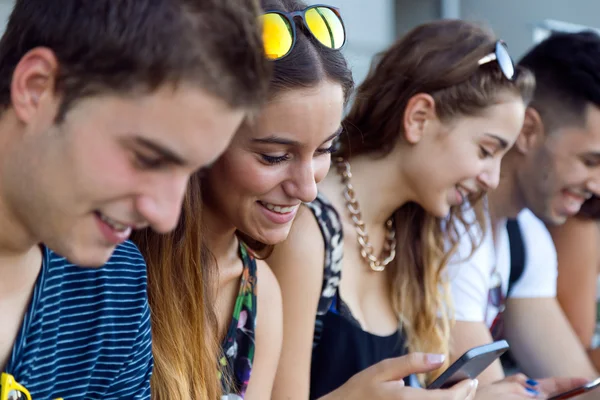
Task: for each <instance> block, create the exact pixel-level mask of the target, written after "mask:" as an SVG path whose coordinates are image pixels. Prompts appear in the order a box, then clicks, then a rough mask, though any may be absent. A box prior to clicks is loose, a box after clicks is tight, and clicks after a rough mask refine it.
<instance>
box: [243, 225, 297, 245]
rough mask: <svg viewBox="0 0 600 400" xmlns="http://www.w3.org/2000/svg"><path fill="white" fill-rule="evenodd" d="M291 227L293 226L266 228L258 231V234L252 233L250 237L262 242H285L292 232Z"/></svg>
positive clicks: (267, 243) (268, 243) (269, 243)
mask: <svg viewBox="0 0 600 400" xmlns="http://www.w3.org/2000/svg"><path fill="white" fill-rule="evenodd" d="M290 228H291V226H286V227H285V228H279V229H271V230H265V231H262V232H261V233H257V234H256V235H250V237H251V238H252V239H254V240H256V241H258V242H260V243H262V244H266V245H268V246H274V245H276V244H278V243H281V242H284V241H285V240H286V239H287V237H288V235H289V233H290Z"/></svg>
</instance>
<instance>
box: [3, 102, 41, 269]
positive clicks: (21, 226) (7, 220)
mask: <svg viewBox="0 0 600 400" xmlns="http://www.w3.org/2000/svg"><path fill="white" fill-rule="evenodd" d="M21 131H22V127H20V126H19V124H18V122H17V121H16V119H15V118H14V115H13V113H12V112H11V111H10V110H7V111H5V112H4V113H3V114H2V116H1V117H0V160H2V161H3V163H2V166H1V167H0V258H5V257H9V258H19V257H23V256H26V255H27V254H28V253H29V252H30V251H31V249H32V248H34V247H36V245H37V244H38V242H39V240H38V239H37V238H36V237H35V235H34V234H33V233H32V232H31V231H29V229H28V228H27V226H26V224H25V223H24V222H23V221H22V219H21V218H19V213H18V211H17V207H18V205H17V206H15V203H16V202H15V201H12V202H11V201H10V200H9V197H8V193H7V192H8V190H7V188H8V187H9V186H10V185H15V182H12V181H11V180H13V181H14V179H15V178H14V176H15V175H14V174H13V172H14V167H13V166H14V165H15V164H17V163H16V162H15V160H14V158H13V157H12V155H14V154H16V153H17V150H18V149H17V148H16V147H17V145H18V143H17V138H19V137H20V136H21V133H22V132H21ZM17 184H22V183H21V182H18V183H17ZM2 267H3V265H2V263H0V269H1V268H2Z"/></svg>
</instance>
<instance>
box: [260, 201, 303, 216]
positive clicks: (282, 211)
mask: <svg viewBox="0 0 600 400" xmlns="http://www.w3.org/2000/svg"><path fill="white" fill-rule="evenodd" d="M261 203H262V205H264V206H265V207H267V209H269V210H271V211H273V212H276V213H279V214H287V213H291V212H292V211H294V210H295V209H296V207H298V206H292V207H280V206H276V205H274V204H271V203H265V202H261Z"/></svg>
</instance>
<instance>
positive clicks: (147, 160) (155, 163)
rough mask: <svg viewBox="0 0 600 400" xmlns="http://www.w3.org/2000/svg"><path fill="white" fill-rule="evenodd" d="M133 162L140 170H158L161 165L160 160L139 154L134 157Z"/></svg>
mask: <svg viewBox="0 0 600 400" xmlns="http://www.w3.org/2000/svg"><path fill="white" fill-rule="evenodd" d="M135 162H136V164H137V166H138V167H139V168H140V169H158V168H160V167H162V165H163V163H162V160H161V159H159V158H152V157H146V156H143V155H141V154H136V155H135Z"/></svg>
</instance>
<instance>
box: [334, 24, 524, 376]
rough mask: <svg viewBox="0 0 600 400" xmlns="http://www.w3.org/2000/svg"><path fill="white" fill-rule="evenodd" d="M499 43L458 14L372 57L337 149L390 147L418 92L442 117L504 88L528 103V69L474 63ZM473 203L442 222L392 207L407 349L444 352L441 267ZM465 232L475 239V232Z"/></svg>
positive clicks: (463, 111) (396, 301)
mask: <svg viewBox="0 0 600 400" xmlns="http://www.w3.org/2000/svg"><path fill="white" fill-rule="evenodd" d="M496 42H497V38H496V37H495V36H494V35H493V34H492V33H491V32H489V31H487V30H485V29H483V28H482V27H480V26H479V25H476V24H474V23H471V22H466V21H459V20H441V21H435V22H430V23H427V24H423V25H421V26H418V27H417V28H415V29H413V30H412V31H410V32H409V33H408V34H406V35H405V36H404V37H402V38H401V39H400V40H398V41H397V42H396V43H394V44H393V45H392V46H391V47H390V48H389V49H388V50H387V51H385V52H384V53H382V54H380V55H379V56H378V57H377V59H376V60H375V62H374V63H373V66H372V68H371V71H370V73H369V75H368V76H367V78H366V80H365V81H364V83H363V84H362V85H361V86H360V87H359V88H358V90H357V93H356V97H355V100H354V105H353V106H352V108H351V110H350V112H349V114H348V116H347V117H346V119H345V120H344V124H343V126H344V129H345V131H346V134H345V135H342V137H341V146H340V149H339V151H338V152H337V155H339V156H342V157H344V158H346V159H351V157H353V156H357V155H361V154H369V155H373V156H378V157H383V156H386V155H388V154H390V152H391V151H392V150H393V149H394V147H395V146H396V145H397V144H398V143H399V141H401V140H404V139H403V135H402V132H404V125H403V122H404V118H403V115H404V110H405V108H406V106H407V104H408V102H409V100H410V99H411V98H412V97H413V96H415V95H416V94H418V93H427V94H429V95H431V96H432V97H433V99H434V100H435V111H436V114H437V116H438V117H439V118H440V119H441V120H442V121H451V120H452V119H453V118H456V117H460V116H471V115H479V114H480V113H482V112H484V110H485V108H486V107H488V106H491V105H494V104H497V103H498V102H501V101H502V100H503V98H505V97H506V94H507V92H508V93H513V94H514V95H515V96H520V97H521V98H523V100H524V102H525V103H527V102H528V101H529V98H530V96H531V94H532V92H533V87H534V79H533V76H532V75H531V73H529V72H528V71H526V70H524V69H522V68H520V69H517V71H516V75H515V77H514V80H512V81H510V80H508V79H507V78H506V77H505V76H504V74H503V73H502V71H501V70H500V68H499V66H498V63H496V62H491V63H488V64H484V65H481V66H480V65H479V63H478V61H479V60H480V59H481V58H483V57H485V56H486V55H488V54H489V53H491V52H493V51H494V48H495V44H496ZM423 162H434V161H425V160H424V161H423ZM473 206H474V208H475V215H476V216H477V218H476V220H475V221H467V220H466V217H465V215H463V213H462V210H460V209H459V208H453V209H452V210H451V212H450V216H449V217H448V220H446V221H445V222H446V223H445V224H444V221H442V220H441V219H439V218H435V217H434V216H432V215H430V214H428V213H427V212H426V211H425V210H424V209H423V208H422V207H421V206H420V205H419V204H417V203H414V202H410V203H407V204H405V205H403V206H402V207H400V208H399V209H398V210H396V211H395V213H394V218H395V220H396V237H397V240H398V242H399V243H402V244H403V248H402V251H399V252H397V256H396V261H395V262H396V265H397V268H395V269H394V270H393V273H394V277H393V278H392V279H391V280H390V286H391V290H392V293H393V297H392V303H393V307H394V310H395V311H396V313H397V315H398V317H399V319H400V321H401V323H402V327H403V329H404V330H405V331H406V332H407V337H408V347H409V349H410V350H411V351H422V352H434V353H446V354H447V353H448V340H449V337H448V333H449V315H448V314H449V313H448V312H447V311H448V309H447V304H448V303H447V301H448V291H447V290H446V288H445V285H444V284H445V283H446V281H445V280H444V269H445V266H446V265H447V263H448V260H449V258H450V256H451V254H452V252H453V251H454V249H456V247H457V245H458V242H459V236H460V233H459V232H460V231H461V230H462V229H461V228H462V227H463V226H470V225H472V224H474V223H475V222H476V221H483V218H482V210H481V207H480V204H473ZM480 226H482V225H480ZM482 229H483V226H482ZM466 232H473V231H471V230H470V229H467V230H466ZM470 236H471V241H472V242H473V245H474V246H475V245H476V241H477V240H476V238H475V235H471V234H470ZM448 249H450V251H449V250H448ZM440 288H443V289H440ZM440 313H442V314H441V315H440ZM431 378H432V376H428V377H427V379H431Z"/></svg>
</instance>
